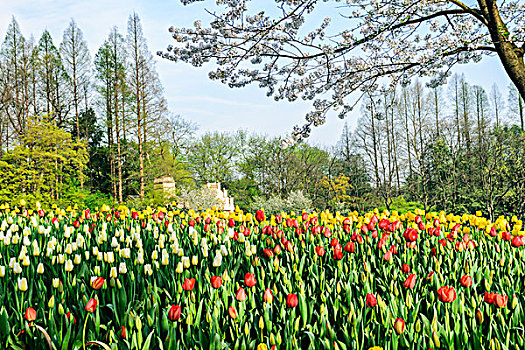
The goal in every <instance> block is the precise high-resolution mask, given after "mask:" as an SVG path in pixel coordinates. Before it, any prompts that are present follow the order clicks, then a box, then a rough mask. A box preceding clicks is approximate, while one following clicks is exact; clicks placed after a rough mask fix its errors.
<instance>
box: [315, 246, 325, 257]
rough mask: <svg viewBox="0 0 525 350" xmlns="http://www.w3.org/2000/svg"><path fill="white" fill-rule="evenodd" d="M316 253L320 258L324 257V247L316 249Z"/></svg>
mask: <svg viewBox="0 0 525 350" xmlns="http://www.w3.org/2000/svg"><path fill="white" fill-rule="evenodd" d="M315 253H316V254H317V255H319V256H321V257H322V256H324V253H325V250H324V248H323V247H315Z"/></svg>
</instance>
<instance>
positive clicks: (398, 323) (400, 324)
mask: <svg viewBox="0 0 525 350" xmlns="http://www.w3.org/2000/svg"><path fill="white" fill-rule="evenodd" d="M394 329H395V331H396V333H397V334H401V333H403V332H404V331H405V321H404V320H403V319H402V318H397V319H396V320H395V322H394Z"/></svg>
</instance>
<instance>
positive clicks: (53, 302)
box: [47, 295, 55, 309]
mask: <svg viewBox="0 0 525 350" xmlns="http://www.w3.org/2000/svg"><path fill="white" fill-rule="evenodd" d="M47 306H48V307H49V308H50V309H52V308H53V307H54V306H55V296H54V295H52V296H51V298H50V299H49V302H48V303H47Z"/></svg>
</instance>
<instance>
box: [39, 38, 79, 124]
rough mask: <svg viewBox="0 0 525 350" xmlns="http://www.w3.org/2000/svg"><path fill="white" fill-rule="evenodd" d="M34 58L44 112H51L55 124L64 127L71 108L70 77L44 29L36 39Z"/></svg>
mask: <svg viewBox="0 0 525 350" xmlns="http://www.w3.org/2000/svg"><path fill="white" fill-rule="evenodd" d="M34 59H36V62H37V64H38V66H37V69H38V70H37V74H36V80H37V84H38V92H40V97H41V98H42V99H43V101H42V104H43V109H44V112H45V113H46V114H50V115H51V114H52V116H53V120H54V122H55V124H56V125H57V126H59V127H64V126H66V122H67V116H68V113H69V111H70V109H71V98H70V95H69V91H68V88H67V87H68V86H69V81H70V77H69V76H68V74H67V72H66V71H65V69H64V65H63V62H62V57H61V56H60V52H59V51H58V49H57V47H56V46H55V44H54V43H53V39H52V38H51V34H50V33H49V31H47V30H44V32H43V33H42V36H41V37H40V40H39V41H38V45H37V47H36V49H35V58H34Z"/></svg>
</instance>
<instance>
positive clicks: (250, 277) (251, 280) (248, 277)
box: [244, 272, 257, 287]
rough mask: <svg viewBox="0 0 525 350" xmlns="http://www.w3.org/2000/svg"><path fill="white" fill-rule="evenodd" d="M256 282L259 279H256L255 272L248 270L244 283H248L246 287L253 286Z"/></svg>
mask: <svg viewBox="0 0 525 350" xmlns="http://www.w3.org/2000/svg"><path fill="white" fill-rule="evenodd" d="M256 283H257V281H256V280H255V275H254V274H253V273H250V272H248V273H247V274H246V275H245V276H244V284H245V285H246V287H253V286H255V284H256Z"/></svg>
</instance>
